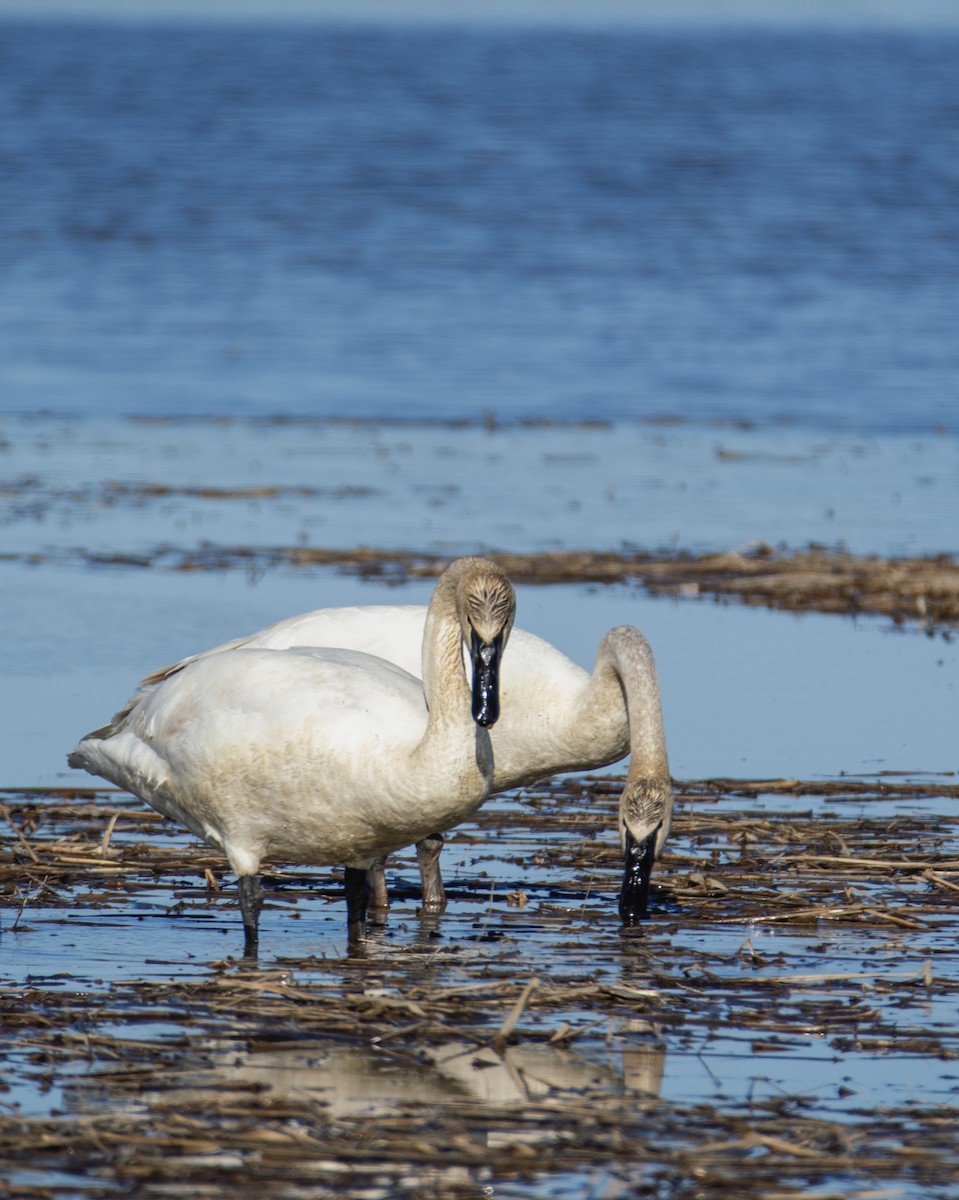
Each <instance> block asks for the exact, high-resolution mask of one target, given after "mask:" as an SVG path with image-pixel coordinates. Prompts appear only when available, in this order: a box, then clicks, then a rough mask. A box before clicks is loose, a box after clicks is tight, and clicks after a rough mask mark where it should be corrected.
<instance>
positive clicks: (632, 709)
mask: <svg viewBox="0 0 959 1200" xmlns="http://www.w3.org/2000/svg"><path fill="white" fill-rule="evenodd" d="M588 691H589V693H590V695H589V700H588V702H590V703H595V702H597V701H598V700H599V699H600V695H602V697H603V699H604V700H605V702H606V703H607V704H608V703H611V702H612V703H615V699H614V694H615V693H618V696H619V703H621V704H623V705H624V707H625V711H626V717H627V721H628V725H629V756H630V757H629V772H628V778H629V779H651V778H668V776H669V761H668V757H667V754H666V735H665V731H664V729H663V716H662V705H661V701H660V694H659V680H658V678H657V675H656V664H655V661H654V660H653V653H652V650H651V649H650V647H649V643H648V642H647V641H646V639H645V637H643V635H642V634H641V633H640V632H639V630H638V629H634V628H633V627H632V626H629V625H623V626H617V627H616V628H615V629H611V630H610V631H609V633H607V634H606V636H605V637H604V638H603V640H602V642H601V643H600V646H599V650H598V652H597V655H596V665H595V668H594V670H593V676H592V679H591V680H590V686H589V689H588Z"/></svg>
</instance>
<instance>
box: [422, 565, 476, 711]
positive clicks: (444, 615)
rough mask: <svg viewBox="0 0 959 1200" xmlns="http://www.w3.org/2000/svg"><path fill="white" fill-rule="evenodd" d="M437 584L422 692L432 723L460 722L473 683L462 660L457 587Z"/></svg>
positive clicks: (425, 637)
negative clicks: (467, 675)
mask: <svg viewBox="0 0 959 1200" xmlns="http://www.w3.org/2000/svg"><path fill="white" fill-rule="evenodd" d="M443 583H445V581H442V583H441V585H440V586H438V587H437V589H436V591H435V592H434V594H433V600H432V602H431V603H430V606H429V608H428V609H427V612H426V625H425V626H424V629H423V659H422V662H423V693H424V695H425V696H426V704H427V707H428V708H429V722H428V725H427V731H429V729H430V728H431V727H438V726H439V725H445V724H448V723H449V722H450V721H453V722H454V723H457V724H458V723H460V722H464V721H466V720H468V721H469V722H470V723H472V717H471V716H470V704H471V695H470V686H469V683H468V682H467V679H466V668H465V665H464V663H463V634H462V631H461V629H460V623H459V618H458V616H457V613H456V593H455V589H454V588H452V587H448V586H443Z"/></svg>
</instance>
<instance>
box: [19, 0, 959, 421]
mask: <svg viewBox="0 0 959 1200" xmlns="http://www.w3.org/2000/svg"><path fill="white" fill-rule="evenodd" d="M8 7H9V6H8ZM68 7H69V6H68ZM75 7H76V8H77V9H78V11H79V12H80V13H81V14H82V13H83V12H86V11H87V9H86V7H85V6H83V5H79V6H75ZM642 7H643V6H639V5H637V7H636V10H635V11H637V12H639V11H641V10H642ZM734 7H735V6H734ZM839 7H840V8H841V7H842V6H839ZM858 7H859V9H860V10H861V9H862V7H863V6H862V5H860V6H858ZM882 7H883V6H880V8H882ZM885 7H886V9H888V7H889V6H888V5H887V6H885ZM866 8H867V9H868V6H866ZM919 8H920V10H921V8H922V6H919ZM399 9H400V11H402V6H399ZM42 10H43V5H42V4H41V6H40V8H39V9H37V10H35V11H37V12H39V13H42ZM144 11H149V10H145V9H144V8H143V6H142V5H137V4H136V3H130V4H126V5H120V4H113V5H110V6H108V7H107V10H104V11H101V10H97V9H96V8H92V9H90V10H89V12H90V13H93V14H94V15H93V16H88V19H81V18H80V16H76V15H75V16H74V17H69V16H64V15H62V14H61V15H59V16H55V17H54V16H49V15H48V16H47V17H46V18H43V17H41V16H37V17H36V18H33V19H31V18H28V17H26V16H24V15H22V14H21V15H19V16H17V15H16V13H15V11H14V12H8V14H7V15H6V16H4V15H3V9H0V262H2V271H0V330H2V339H0V410H3V411H7V412H20V413H23V412H36V411H38V410H50V411H53V412H57V413H73V414H83V415H89V414H99V415H104V414H125V413H141V414H142V413H151V414H163V415H174V414H194V415H196V414H207V415H208V414H229V415H233V416H236V415H300V416H304V415H305V416H310V417H326V416H336V417H341V416H351V417H365V418H411V417H412V418H421V419H423V418H425V419H456V418H473V419H481V418H482V417H483V414H485V413H491V414H495V416H496V418H497V419H499V420H500V421H504V422H511V421H516V420H522V419H528V418H550V419H556V420H564V421H565V420H583V419H600V420H623V419H647V418H660V417H666V418H673V419H681V420H683V421H692V422H701V421H708V422H712V421H716V420H721V421H731V422H743V421H746V422H753V423H758V424H769V423H774V422H782V421H785V422H790V423H795V424H798V425H801V426H806V427H810V428H815V429H824V430H833V431H849V430H855V431H873V432H882V431H886V432H889V431H893V432H911V433H915V432H921V433H929V432H931V431H934V430H944V431H947V432H948V433H949V434H951V435H955V434H957V433H959V404H957V391H959V382H957V381H959V336H957V328H959V322H957V318H959V305H957V292H956V284H957V279H959V221H957V217H956V213H957V212H959V84H957V75H956V62H957V61H959V31H957V28H956V27H955V26H954V27H952V28H949V27H940V28H935V29H929V28H924V27H922V26H921V25H918V26H916V27H914V28H906V27H900V28H895V27H890V26H889V25H888V24H887V25H886V26H885V27H878V26H873V27H869V26H868V25H863V24H862V23H860V24H857V25H853V27H850V28H820V27H812V28H811V27H808V26H803V25H797V26H793V27H787V28H782V27H775V26H772V27H767V28H765V29H763V28H757V27H754V26H752V25H748V24H745V25H744V24H741V23H740V24H734V25H729V26H718V27H717V26H715V25H713V26H700V25H696V24H687V25H684V26H678V27H675V28H669V27H667V26H662V25H656V24H644V23H643V22H634V23H632V25H627V24H623V23H622V17H623V13H624V12H628V8H627V9H624V6H622V5H620V6H619V8H618V9H616V8H614V9H612V10H611V12H612V15H613V16H614V17H615V16H616V14H617V13H618V14H619V18H620V22H619V23H616V22H614V23H613V25H611V26H610V25H607V24H604V22H603V20H602V16H603V12H604V8H603V6H599V7H598V8H597V9H596V21H595V23H594V24H592V25H591V24H589V23H588V22H585V21H583V20H580V22H579V23H577V24H569V23H567V24H566V25H565V26H564V25H562V24H550V23H549V22H548V20H540V21H539V22H538V23H528V24H524V23H522V22H519V23H517V22H514V23H512V24H497V23H495V22H493V23H490V22H485V23H473V24H469V23H463V22H462V21H461V22H460V23H458V24H457V23H453V22H449V21H448V22H447V23H445V24H444V23H439V24H433V23H429V22H423V21H420V22H410V23H403V22H397V21H394V22H391V23H382V22H381V23H376V22H366V23H353V24H350V23H347V22H344V21H343V20H338V21H333V20H321V19H318V18H315V19H312V20H311V19H308V18H309V16H310V14H311V12H312V11H313V10H312V9H311V8H310V6H309V5H305V4H304V5H301V6H299V8H296V7H295V9H294V13H293V14H292V15H291V14H290V13H289V12H287V13H286V14H285V16H278V17H277V19H276V20H274V21H270V20H266V19H262V18H263V11H262V10H261V11H260V13H259V15H260V17H261V19H260V20H259V21H256V22H253V21H249V22H247V21H243V20H239V19H237V20H215V19H213V16H212V13H213V12H214V8H212V7H210V6H204V5H202V4H201V5H199V6H197V7H196V8H194V10H193V19H190V20H186V19H175V18H173V17H168V18H167V19H162V20H160V19H158V20H133V19H131V18H133V17H136V16H137V15H143V13H144ZM240 11H243V10H242V9H241V10H240ZM317 11H319V12H322V11H323V10H322V6H321V7H320V8H319V9H318V10H317ZM351 11H354V12H356V13H358V14H362V12H363V11H364V8H363V5H362V4H361V5H359V6H356V7H355V8H353V9H352V10H351ZM680 11H681V10H680ZM775 11H776V6H772V7H771V8H770V12H773V13H774V12H775ZM297 12H298V13H299V17H298V18H297V16H296V14H297ZM394 12H395V8H394ZM548 12H549V6H541V7H540V15H541V16H544V14H548ZM557 12H559V13H560V14H562V12H563V6H559V7H558V9H557ZM111 13H112V15H110V14H111ZM204 13H206V15H207V18H208V19H203V18H204ZM97 14H99V15H97ZM567 15H568V14H567Z"/></svg>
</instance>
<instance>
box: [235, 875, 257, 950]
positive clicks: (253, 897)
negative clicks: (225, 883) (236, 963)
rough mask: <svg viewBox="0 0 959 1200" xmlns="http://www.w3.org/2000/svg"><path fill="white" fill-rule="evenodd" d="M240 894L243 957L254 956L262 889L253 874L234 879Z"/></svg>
mask: <svg viewBox="0 0 959 1200" xmlns="http://www.w3.org/2000/svg"><path fill="white" fill-rule="evenodd" d="M236 885H237V891H238V892H239V894H240V912H241V914H242V916H243V934H244V946H243V957H244V958H256V951H257V946H258V945H259V941H260V933H259V924H260V909H261V908H262V907H263V889H262V888H261V887H260V881H259V879H257V877H256V876H255V875H241V876H239V878H238V879H237V881H236Z"/></svg>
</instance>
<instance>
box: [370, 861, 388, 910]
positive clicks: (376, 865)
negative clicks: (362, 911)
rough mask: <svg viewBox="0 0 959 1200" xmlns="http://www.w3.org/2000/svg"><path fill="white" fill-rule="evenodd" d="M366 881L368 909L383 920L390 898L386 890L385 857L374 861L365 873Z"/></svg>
mask: <svg viewBox="0 0 959 1200" xmlns="http://www.w3.org/2000/svg"><path fill="white" fill-rule="evenodd" d="M366 880H367V883H369V885H370V903H369V906H370V908H371V909H372V910H373V911H374V912H376V913H378V914H379V915H380V916H381V917H382V918H384V919H385V916H386V912H387V909H388V908H389V907H390V896H389V892H388V891H387V890H386V856H385V855H384V856H383V857H382V858H377V859H375V860H374V861H373V862H372V863H371V864H370V868H369V870H368V871H367V872H366Z"/></svg>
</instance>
